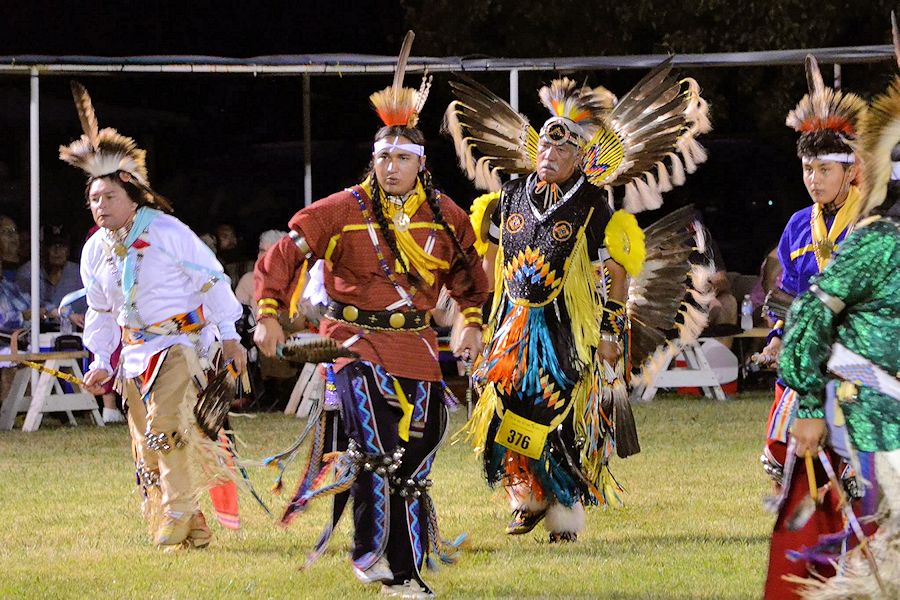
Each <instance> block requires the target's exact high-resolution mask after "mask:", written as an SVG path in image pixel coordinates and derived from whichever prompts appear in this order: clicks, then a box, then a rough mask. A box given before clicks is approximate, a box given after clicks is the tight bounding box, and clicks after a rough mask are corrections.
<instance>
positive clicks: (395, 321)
mask: <svg viewBox="0 0 900 600" xmlns="http://www.w3.org/2000/svg"><path fill="white" fill-rule="evenodd" d="M388 323H390V324H391V327H393V328H394V329H400V328H401V327H403V326H404V325H406V315H404V314H403V313H399V312H397V313H394V314H392V315H391V318H390V319H388Z"/></svg>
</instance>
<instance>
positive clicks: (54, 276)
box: [16, 225, 87, 327]
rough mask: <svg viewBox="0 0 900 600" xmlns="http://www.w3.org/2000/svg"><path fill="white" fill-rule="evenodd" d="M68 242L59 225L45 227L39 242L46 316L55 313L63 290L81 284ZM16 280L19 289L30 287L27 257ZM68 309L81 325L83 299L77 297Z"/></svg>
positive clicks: (54, 314)
mask: <svg viewBox="0 0 900 600" xmlns="http://www.w3.org/2000/svg"><path fill="white" fill-rule="evenodd" d="M69 244H70V240H69V236H68V235H67V234H65V233H64V232H63V229H62V227H61V226H59V225H54V226H51V227H49V228H47V234H46V235H45V236H44V239H43V241H42V243H41V308H42V309H44V310H45V311H46V313H47V315H48V316H49V317H50V318H57V317H59V303H60V302H62V299H63V297H65V295H66V294H69V293H71V292H75V291H78V290H80V289H81V288H82V287H83V285H82V283H81V273H80V269H79V267H78V265H77V264H76V263H74V262H72V261H70V260H69ZM16 283H17V284H18V286H19V289H22V290H30V289H31V261H28V262H26V263H25V264H24V265H22V266H21V267H19V271H18V276H17V278H16ZM70 309H71V311H70V312H69V314H68V318H69V320H70V321H71V322H72V323H73V324H75V325H77V326H78V327H84V315H85V312H87V303H86V302H85V300H84V299H83V298H82V299H80V300H77V301H76V302H75V303H74V304H72V305H71V306H70Z"/></svg>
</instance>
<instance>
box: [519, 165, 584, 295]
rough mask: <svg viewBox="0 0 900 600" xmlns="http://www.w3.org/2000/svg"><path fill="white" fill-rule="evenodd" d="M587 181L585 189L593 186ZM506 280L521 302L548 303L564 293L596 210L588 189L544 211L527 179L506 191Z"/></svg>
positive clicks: (577, 192)
mask: <svg viewBox="0 0 900 600" xmlns="http://www.w3.org/2000/svg"><path fill="white" fill-rule="evenodd" d="M589 187H591V186H590V184H588V183H587V182H584V183H583V185H582V188H589ZM505 198H506V202H505V203H504V206H503V213H502V215H503V219H504V222H503V232H502V244H503V260H504V263H503V273H502V277H503V281H504V282H505V284H506V293H507V295H508V296H509V298H510V299H511V300H512V301H513V302H515V303H516V304H527V305H531V306H543V305H545V304H548V303H550V302H551V301H553V299H554V298H556V296H557V295H559V292H560V291H561V290H562V286H563V283H564V281H565V276H566V269H567V268H568V266H569V258H570V257H571V255H572V252H573V250H574V249H575V246H576V244H577V243H578V240H579V239H580V238H581V237H582V236H583V235H584V232H583V226H584V225H585V223H586V222H587V221H588V219H589V218H590V216H591V213H592V204H591V203H590V202H588V201H585V200H586V198H585V195H584V194H583V193H582V190H581V189H580V190H578V191H576V193H575V194H573V195H572V196H571V197H569V198H568V199H566V200H564V201H562V202H560V203H559V204H556V205H555V206H552V207H551V208H550V209H548V210H547V211H545V212H543V213H540V212H539V211H538V210H537V209H536V208H535V207H534V205H533V204H532V201H531V199H530V198H529V193H528V185H527V184H526V183H525V182H523V183H522V185H518V186H516V187H515V188H513V189H512V190H508V191H507V192H506V193H505Z"/></svg>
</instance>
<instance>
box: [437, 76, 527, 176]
mask: <svg viewBox="0 0 900 600" xmlns="http://www.w3.org/2000/svg"><path fill="white" fill-rule="evenodd" d="M450 87H451V89H452V90H453V93H454V95H455V96H456V98H457V99H456V100H454V101H453V102H451V103H450V106H448V107H447V111H446V113H445V114H444V126H443V129H444V131H445V132H447V133H449V134H450V136H451V137H452V138H453V143H454V145H455V146H456V154H457V156H458V157H459V164H460V167H461V168H462V170H463V172H464V173H465V174H466V176H467V177H468V178H469V179H471V180H472V181H473V182H475V187H477V188H478V189H481V190H487V191H490V192H497V191H500V184H501V181H500V175H499V172H500V171H502V172H504V173H508V174H509V173H518V174H523V175H524V174H526V173H531V172H532V171H534V170H535V169H536V168H537V145H538V133H537V131H535V129H534V127H532V126H531V124H530V123H529V122H528V119H527V118H525V117H524V116H523V115H521V114H519V113H518V112H516V111H515V110H513V107H512V106H510V105H509V104H508V103H507V102H506V101H505V100H503V99H502V98H500V97H498V96H497V95H495V94H494V93H493V92H492V91H490V90H489V89H487V88H486V87H484V86H483V85H481V84H479V83H476V82H475V81H473V80H471V79H469V78H463V79H462V81H451V82H450ZM476 154H477V158H476Z"/></svg>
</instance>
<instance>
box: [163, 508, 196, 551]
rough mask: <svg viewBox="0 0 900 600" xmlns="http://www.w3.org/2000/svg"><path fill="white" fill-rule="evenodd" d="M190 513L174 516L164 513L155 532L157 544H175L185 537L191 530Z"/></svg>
mask: <svg viewBox="0 0 900 600" xmlns="http://www.w3.org/2000/svg"><path fill="white" fill-rule="evenodd" d="M191 522H192V515H186V514H181V516H175V515H173V514H171V513H168V512H167V513H166V514H165V516H163V522H162V525H160V527H159V531H157V533H156V545H157V546H177V545H178V544H180V543H181V542H183V541H184V540H186V539H187V537H188V535H189V534H190V532H191Z"/></svg>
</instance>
